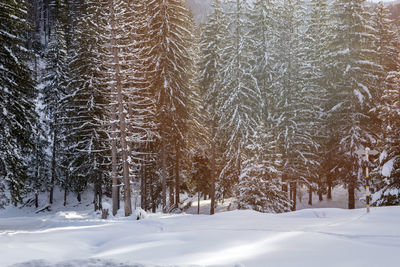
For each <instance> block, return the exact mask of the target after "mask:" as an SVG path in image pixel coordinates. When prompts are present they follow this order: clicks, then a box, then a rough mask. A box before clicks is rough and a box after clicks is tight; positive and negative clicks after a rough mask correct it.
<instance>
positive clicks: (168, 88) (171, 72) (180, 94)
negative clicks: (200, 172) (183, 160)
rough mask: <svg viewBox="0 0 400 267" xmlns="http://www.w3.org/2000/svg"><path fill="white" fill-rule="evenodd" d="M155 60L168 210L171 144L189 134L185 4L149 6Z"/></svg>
mask: <svg viewBox="0 0 400 267" xmlns="http://www.w3.org/2000/svg"><path fill="white" fill-rule="evenodd" d="M148 8H149V12H150V14H149V19H150V27H149V34H150V36H151V45H152V47H151V51H150V54H151V56H152V61H153V70H152V77H151V79H152V80H151V83H152V90H153V92H154V94H155V99H156V109H157V110H156V112H157V122H158V123H159V130H158V131H159V136H160V154H159V157H160V166H161V182H162V206H163V211H164V212H165V211H166V210H167V179H168V174H167V160H168V157H170V153H169V152H168V145H169V144H172V141H173V140H175V141H176V142H177V143H178V144H179V145H180V143H181V142H182V139H183V137H184V135H185V131H186V127H187V123H186V120H187V118H188V112H187V111H188V107H187V104H188V101H187V99H188V97H189V94H188V89H189V80H188V76H187V75H186V73H188V72H190V71H191V68H192V59H191V58H190V52H189V50H190V47H191V45H192V33H191V29H192V27H193V25H192V23H193V21H192V20H191V19H190V16H191V14H190V13H189V11H188V10H187V8H186V6H185V3H184V1H181V0H152V1H150V2H149V3H148Z"/></svg>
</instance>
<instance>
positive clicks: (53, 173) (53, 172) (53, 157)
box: [49, 119, 57, 204]
mask: <svg viewBox="0 0 400 267" xmlns="http://www.w3.org/2000/svg"><path fill="white" fill-rule="evenodd" d="M56 123H57V120H56V119H55V122H54V126H53V127H56V126H55V125H56ZM56 136H57V131H56V130H54V131H53V146H52V152H51V181H50V196H49V202H50V204H53V192H54V183H55V180H56V142H57V137H56Z"/></svg>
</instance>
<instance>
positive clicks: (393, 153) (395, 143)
mask: <svg viewBox="0 0 400 267" xmlns="http://www.w3.org/2000/svg"><path fill="white" fill-rule="evenodd" d="M389 14H390V13H389V10H388V9H387V8H386V7H385V6H384V5H383V4H382V3H379V4H378V5H377V7H376V9H375V12H374V17H373V19H374V28H375V29H376V31H377V32H376V36H377V41H376V43H375V46H376V50H377V51H378V52H379V54H378V55H377V56H378V58H377V62H378V63H379V64H380V65H381V66H382V69H381V71H380V72H377V73H376V74H377V76H378V77H379V78H378V79H379V82H378V84H379V87H380V88H382V90H381V91H379V95H378V96H377V97H376V98H375V99H379V100H380V101H377V100H376V102H378V104H377V110H378V112H379V118H380V120H381V132H382V136H381V139H382V142H381V144H380V146H378V147H377V148H375V149H376V150H378V151H382V152H381V156H380V162H379V163H380V166H379V170H380V173H381V174H382V175H379V176H378V179H377V180H378V182H377V184H376V185H375V187H376V190H377V192H376V193H375V194H374V196H373V200H374V204H375V205H377V206H381V205H398V204H399V203H400V179H399V178H398V177H399V171H400V169H399V167H400V165H399V163H400V161H399V159H400V157H399V148H400V147H399V145H400V136H399V130H398V129H399V126H400V125H399V106H400V104H399V99H400V98H399V97H400V95H399V92H400V91H399V90H400V88H399V85H398V84H399V78H400V77H399V73H398V71H399V69H400V65H399V55H400V53H399V52H400V51H399V49H400V45H399V36H398V33H396V31H395V29H394V24H393V21H391V20H390V19H389Z"/></svg>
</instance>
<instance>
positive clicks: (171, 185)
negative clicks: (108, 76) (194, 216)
mask: <svg viewBox="0 0 400 267" xmlns="http://www.w3.org/2000/svg"><path fill="white" fill-rule="evenodd" d="M171 177H172V176H171ZM174 196H175V195H174V183H173V182H172V180H171V181H170V183H169V207H172V206H175V205H174V200H175V199H174Z"/></svg>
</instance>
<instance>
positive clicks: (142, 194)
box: [140, 163, 146, 210]
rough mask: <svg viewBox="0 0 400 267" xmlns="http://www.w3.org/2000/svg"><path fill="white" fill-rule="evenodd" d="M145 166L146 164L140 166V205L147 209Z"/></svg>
mask: <svg viewBox="0 0 400 267" xmlns="http://www.w3.org/2000/svg"><path fill="white" fill-rule="evenodd" d="M143 164H144V163H143ZM144 168H145V167H144V165H142V166H141V168H140V207H141V208H142V209H144V210H146V178H145V176H144Z"/></svg>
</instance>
